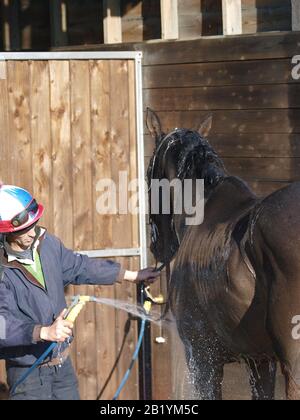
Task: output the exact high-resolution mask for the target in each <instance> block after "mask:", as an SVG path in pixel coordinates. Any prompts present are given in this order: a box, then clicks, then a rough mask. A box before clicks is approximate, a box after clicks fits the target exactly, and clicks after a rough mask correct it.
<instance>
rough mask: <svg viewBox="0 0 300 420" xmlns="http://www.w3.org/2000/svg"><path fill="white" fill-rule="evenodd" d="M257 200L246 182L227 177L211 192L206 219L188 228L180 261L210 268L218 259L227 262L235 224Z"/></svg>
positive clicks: (181, 249) (179, 254) (205, 214)
mask: <svg viewBox="0 0 300 420" xmlns="http://www.w3.org/2000/svg"><path fill="white" fill-rule="evenodd" d="M257 201H258V199H257V197H256V196H255V195H254V194H253V193H252V192H251V190H250V189H249V188H248V186H247V185H246V184H245V183H244V182H243V181H241V180H240V179H238V178H234V177H228V178H226V179H225V180H224V181H223V182H222V183H220V184H219V185H218V186H217V187H216V188H215V190H214V192H213V193H212V194H211V195H210V197H209V199H208V201H207V203H206V205H205V213H204V222H203V223H202V224H201V225H199V226H190V227H188V228H186V230H185V232H184V234H183V236H182V241H181V246H180V249H179V253H178V255H177V264H178V265H184V264H185V263H186V262H188V261H194V262H196V263H197V264H198V266H199V267H200V268H205V267H206V268H207V267H209V266H210V264H212V263H214V264H216V261H219V260H220V261H221V260H222V261H225V260H226V259H227V258H228V256H229V253H230V246H231V245H230V243H231V233H232V231H233V229H234V226H235V225H236V223H237V222H238V221H239V220H240V219H241V218H242V217H243V216H244V215H245V214H246V213H247V212H248V211H250V210H251V209H252V208H253V207H254V206H255V204H256V203H257Z"/></svg>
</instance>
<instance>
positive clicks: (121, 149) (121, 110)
mask: <svg viewBox="0 0 300 420" xmlns="http://www.w3.org/2000/svg"><path fill="white" fill-rule="evenodd" d="M110 77H111V85H110V101H111V117H110V118H111V159H112V162H113V165H112V180H113V181H114V183H115V185H116V186H117V195H118V203H117V204H118V209H117V210H118V212H117V214H116V215H112V219H113V231H112V232H113V244H118V248H128V247H129V248H130V247H131V244H132V230H131V229H132V225H131V215H130V214H128V211H127V210H128V209H127V204H128V191H127V186H126V185H124V186H123V185H121V184H120V183H119V174H120V172H123V173H126V174H127V177H128V175H129V165H128V163H129V159H130V140H129V120H128V116H129V109H128V108H129V102H128V62H127V61H120V60H115V61H111V62H110ZM119 198H121V200H119ZM120 229H121V230H120ZM120 231H122V232H123V234H122V236H120Z"/></svg>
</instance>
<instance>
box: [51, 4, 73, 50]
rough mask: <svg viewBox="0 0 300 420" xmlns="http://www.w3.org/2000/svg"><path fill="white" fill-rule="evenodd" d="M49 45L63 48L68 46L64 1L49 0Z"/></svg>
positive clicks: (65, 5)
mask: <svg viewBox="0 0 300 420" xmlns="http://www.w3.org/2000/svg"><path fill="white" fill-rule="evenodd" d="M49 4H50V22H51V45H52V47H64V46H66V45H68V23H67V4H66V1H65V0H51V1H50V2H49Z"/></svg>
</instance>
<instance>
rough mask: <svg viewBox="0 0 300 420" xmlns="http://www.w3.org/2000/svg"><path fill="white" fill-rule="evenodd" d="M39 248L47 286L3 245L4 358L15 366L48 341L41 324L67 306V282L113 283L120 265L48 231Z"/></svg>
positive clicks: (0, 315) (0, 314)
mask: <svg viewBox="0 0 300 420" xmlns="http://www.w3.org/2000/svg"><path fill="white" fill-rule="evenodd" d="M38 252H39V255H40V259H41V263H42V268H43V272H44V277H45V282H46V290H45V289H44V288H43V287H42V286H41V285H40V284H39V283H38V281H37V280H36V279H35V278H34V276H32V275H31V274H30V273H29V272H28V271H27V270H26V269H25V268H24V266H23V265H22V264H21V263H19V262H18V261H12V262H8V258H7V254H6V252H5V249H4V248H1V249H0V266H2V276H1V277H2V279H1V281H0V358H1V359H6V360H9V361H10V363H11V364H14V365H17V366H31V365H32V364H33V363H34V362H35V361H36V359H37V358H38V357H39V356H40V355H41V354H42V353H43V352H44V351H45V350H46V348H47V347H48V346H49V344H50V343H47V342H41V341H40V338H39V335H40V329H41V327H42V326H49V325H51V324H52V323H53V321H54V320H55V319H56V318H57V317H58V315H59V314H60V313H61V311H62V310H63V309H64V308H66V306H67V305H66V300H65V293H64V288H65V287H67V286H68V285H70V284H73V285H83V284H84V285H113V284H114V283H115V282H116V281H117V280H118V278H119V276H120V271H121V267H120V264H117V263H115V262H113V261H108V260H91V259H89V258H88V257H86V256H82V255H79V254H77V253H74V252H73V251H71V250H69V249H67V248H65V247H64V245H63V244H62V242H61V241H60V240H59V239H58V238H56V237H54V236H52V235H50V234H48V233H47V232H45V233H44V234H43V235H42V236H41V237H40V244H39V246H38ZM56 356H57V354H52V355H51V357H50V358H54V357H56Z"/></svg>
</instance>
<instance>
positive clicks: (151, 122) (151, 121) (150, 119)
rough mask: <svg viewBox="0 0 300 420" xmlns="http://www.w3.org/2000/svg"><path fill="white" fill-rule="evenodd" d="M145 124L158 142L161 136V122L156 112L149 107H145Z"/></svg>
mask: <svg viewBox="0 0 300 420" xmlns="http://www.w3.org/2000/svg"><path fill="white" fill-rule="evenodd" d="M146 124H147V128H148V130H149V131H150V134H151V136H152V137H153V138H154V139H155V140H156V142H158V141H159V140H160V138H161V136H162V129H161V123H160V120H159V118H158V116H157V114H156V113H155V112H154V111H152V109H150V108H147V117H146Z"/></svg>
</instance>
